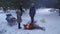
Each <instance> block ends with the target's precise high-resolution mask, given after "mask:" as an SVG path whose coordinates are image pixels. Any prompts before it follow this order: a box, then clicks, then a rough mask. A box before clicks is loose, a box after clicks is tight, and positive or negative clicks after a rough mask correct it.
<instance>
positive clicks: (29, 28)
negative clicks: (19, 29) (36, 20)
mask: <svg viewBox="0 0 60 34" xmlns="http://www.w3.org/2000/svg"><path fill="white" fill-rule="evenodd" d="M24 29H27V30H34V29H41V30H43V31H45V29H44V28H43V27H40V26H38V25H36V24H31V23H28V24H26V25H24Z"/></svg>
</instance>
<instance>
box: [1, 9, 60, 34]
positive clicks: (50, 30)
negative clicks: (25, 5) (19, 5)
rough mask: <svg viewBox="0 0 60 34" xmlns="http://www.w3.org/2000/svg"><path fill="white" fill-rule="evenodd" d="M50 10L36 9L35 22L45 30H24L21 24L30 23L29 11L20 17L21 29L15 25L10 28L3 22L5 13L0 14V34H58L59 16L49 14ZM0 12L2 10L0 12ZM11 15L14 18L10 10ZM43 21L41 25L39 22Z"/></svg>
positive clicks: (59, 29)
mask: <svg viewBox="0 0 60 34" xmlns="http://www.w3.org/2000/svg"><path fill="white" fill-rule="evenodd" d="M49 10H51V8H45V9H37V10H36V15H35V20H36V21H37V23H36V24H37V25H39V26H41V27H44V28H45V29H46V30H45V31H42V30H38V29H36V30H24V29H23V28H24V26H23V24H26V23H27V22H28V21H30V16H29V10H27V11H25V13H24V14H23V16H22V20H23V21H22V23H21V26H22V29H18V27H17V25H15V26H12V27H10V26H9V25H8V24H7V21H6V20H5V18H6V14H7V13H3V12H2V13H0V31H2V30H3V31H4V30H5V32H2V33H0V34H60V27H59V26H60V16H58V13H57V12H50V11H49ZM0 11H2V10H0ZM10 11H11V12H10V13H11V14H12V15H13V16H14V17H16V13H15V10H10ZM42 19H44V20H45V23H42V22H41V20H42Z"/></svg>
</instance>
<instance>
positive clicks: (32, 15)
mask: <svg viewBox="0 0 60 34" xmlns="http://www.w3.org/2000/svg"><path fill="white" fill-rule="evenodd" d="M35 14H36V9H35V6H34V5H32V6H31V8H30V12H29V15H30V17H31V23H33V22H34V16H35Z"/></svg>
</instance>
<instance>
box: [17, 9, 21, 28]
mask: <svg viewBox="0 0 60 34" xmlns="http://www.w3.org/2000/svg"><path fill="white" fill-rule="evenodd" d="M16 14H17V23H18V29H20V28H21V26H20V25H21V22H22V18H21V16H22V13H21V11H20V10H17V11H16Z"/></svg>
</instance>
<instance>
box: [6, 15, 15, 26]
mask: <svg viewBox="0 0 60 34" xmlns="http://www.w3.org/2000/svg"><path fill="white" fill-rule="evenodd" d="M6 16H7V17H6V20H7V22H8V25H10V26H13V25H15V24H16V18H15V17H12V15H11V14H7V15H6Z"/></svg>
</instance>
